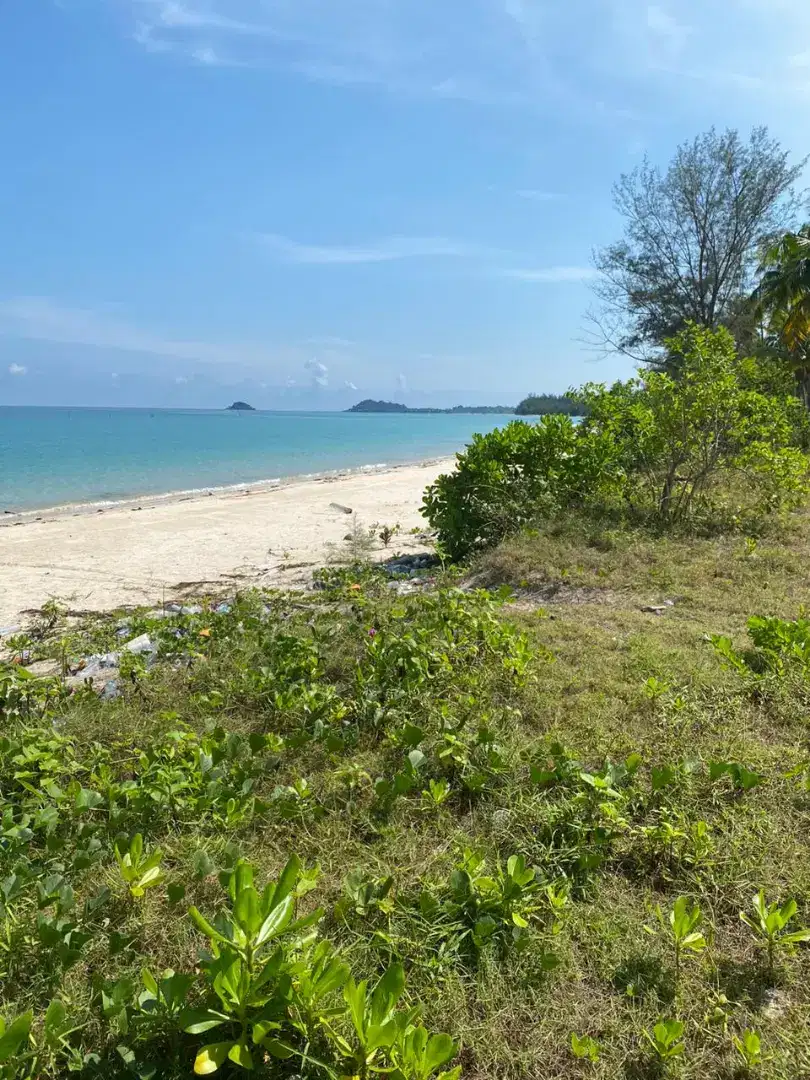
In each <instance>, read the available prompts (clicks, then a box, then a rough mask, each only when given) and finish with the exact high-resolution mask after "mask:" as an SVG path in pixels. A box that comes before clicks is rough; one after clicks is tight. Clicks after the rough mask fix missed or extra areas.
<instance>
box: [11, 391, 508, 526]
mask: <svg viewBox="0 0 810 1080" xmlns="http://www.w3.org/2000/svg"><path fill="white" fill-rule="evenodd" d="M510 419H511V417H510V416H509V415H508V414H501V415H495V414H423V413H407V414H397V413H348V412H339V413H338V412H282V411H263V410H257V411H253V412H240V411H234V412H232V411H229V410H227V409H147V408H137V409H136V408H102V407H89V406H88V407H85V408H75V407H68V406H65V407H57V406H48V407H44V406H42V407H39V406H11V405H0V512H4V511H11V512H12V513H14V512H21V511H30V510H39V509H48V508H51V507H57V506H66V505H74V504H82V503H114V502H119V501H126V500H128V499H133V498H138V497H139V496H150V495H151V496H156V495H163V494H172V493H181V492H194V491H206V490H213V489H221V488H228V487H235V486H238V485H240V484H254V483H259V482H272V481H275V480H289V479H292V478H295V477H307V476H315V475H320V474H324V473H326V474H328V473H333V472H340V471H343V470H351V469H361V468H363V467H373V466H385V465H403V464H407V463H411V462H417V461H422V460H425V459H428V458H436V457H446V456H448V455H452V454H455V453H456V452H458V451H460V450H462V449H463V448H464V446H465V445H466V444H467V443H468V442H469V441H470V440H471V438H472V436H473V435H474V434H475V433H476V432H481V433H484V432H487V431H492V430H493V429H494V428H496V427H499V426H501V425H503V424H504V423H507V422H508V421H509V420H510Z"/></svg>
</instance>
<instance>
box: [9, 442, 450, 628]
mask: <svg viewBox="0 0 810 1080" xmlns="http://www.w3.org/2000/svg"><path fill="white" fill-rule="evenodd" d="M454 464H455V457H454V456H448V457H442V458H432V459H430V460H428V461H422V462H419V463H416V464H402V465H390V466H363V467H361V468H360V469H358V470H351V471H347V470H343V471H340V472H338V473H331V474H320V475H318V476H313V477H306V478H302V477H294V478H290V479H289V480H287V481H264V482H262V483H259V484H247V485H239V486H237V487H236V488H234V487H228V488H223V489H220V490H219V491H214V490H213V489H210V490H211V493H210V494H209V493H208V492H209V489H205V490H204V491H203V492H200V493H196V494H189V493H183V492H173V493H167V494H166V495H162V496H145V497H143V498H136V499H128V500H126V501H123V502H116V503H114V504H112V505H110V504H107V505H104V506H98V505H95V506H94V505H93V504H87V503H84V504H74V505H72V506H69V507H55V508H53V509H52V510H51V511H47V510H43V511H30V512H28V513H24V514H18V515H14V517H13V519H12V518H11V515H0V525H2V527H0V582H2V584H0V632H2V631H3V630H5V632H6V634H7V633H9V630H8V628H9V626H14V625H17V624H19V623H20V616H21V613H23V615H24V614H25V613H26V612H27V613H31V612H32V611H34V610H38V609H40V608H41V607H42V605H43V604H44V603H45V602H46V601H47V600H49V599H51V598H55V599H58V600H59V601H60V602H63V603H66V604H67V605H68V606H69V608H70V609H71V610H80V611H106V610H111V609H114V608H117V607H123V606H133V605H135V606H140V605H152V604H159V603H161V602H162V601H164V600H168V599H183V598H185V597H189V596H199V595H205V594H212V595H213V594H223V593H227V592H228V591H230V593H231V594H233V592H235V591H237V590H238V589H239V588H245V587H248V586H251V585H259V586H264V587H267V588H303V587H306V585H307V584H308V583H309V582H310V581H311V580H312V571H313V569H315V568H316V567H318V566H323V565H324V564H326V563H329V562H334V561H339V559H340V557H341V556H342V557H343V558H344V559H345V556H346V554H347V542H348V544H349V546H350V545H351V541H350V540H349V538H350V537H352V536H356V535H361V536H362V535H365V536H366V537H368V535H369V530H370V529H371V527H372V526H374V525H377V526H379V527H381V526H383V525H388V526H389V527H393V526H395V525H399V526H400V531H399V532H398V533H397V535H396V539H395V540H394V542H393V543H392V544H391V546H390V547H389V548H387V549H385V548H383V545H382V544H381V543H380V542H379V541H378V540H376V538H375V543H374V551H373V552H372V554H371V557H372V558H380V559H381V558H385V557H387V556H391V555H393V554H394V553H395V552H402V553H406V552H413V551H418V550H424V548H425V541H424V538H422V539H420V538H419V535H418V534H419V533H424V531H425V530H426V528H427V525H426V522H425V520H424V518H423V517H422V516H421V513H420V507H421V504H422V496H423V493H424V490H425V488H426V487H427V485H428V484H430V483H432V482H433V481H434V480H435V479H436V477H437V476H439V475H440V474H441V473H443V472H446V471H447V470H448V469H452V468H453V466H454ZM4 517H5V518H6V520H3V518H4ZM374 531H375V533H376V530H374Z"/></svg>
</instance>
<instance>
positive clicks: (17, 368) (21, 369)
mask: <svg viewBox="0 0 810 1080" xmlns="http://www.w3.org/2000/svg"><path fill="white" fill-rule="evenodd" d="M8 373H9V375H27V374H28V368H27V367H25V365H23V364H9V365H8Z"/></svg>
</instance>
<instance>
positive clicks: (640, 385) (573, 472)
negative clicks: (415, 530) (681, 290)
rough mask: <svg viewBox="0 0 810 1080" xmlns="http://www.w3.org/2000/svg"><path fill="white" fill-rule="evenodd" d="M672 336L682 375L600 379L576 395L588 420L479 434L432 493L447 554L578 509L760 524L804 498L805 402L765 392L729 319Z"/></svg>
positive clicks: (667, 522)
mask: <svg viewBox="0 0 810 1080" xmlns="http://www.w3.org/2000/svg"><path fill="white" fill-rule="evenodd" d="M668 344H669V348H670V351H671V352H672V353H673V354H677V355H679V356H680V357H681V363H680V364H679V365H678V376H677V378H675V377H673V376H672V375H669V374H666V373H663V372H653V371H650V372H645V374H644V377H643V378H637V379H631V380H629V381H628V382H624V383H621V382H620V383H616V384H614V385H613V386H612V387H610V388H608V387H606V386H604V385H598V384H589V385H587V386H585V387H583V388H582V389H581V390H580V391H579V392H577V393H576V394H575V395H574V396H575V397H576V400H578V401H579V402H580V403H581V405H582V408H583V412H584V413H585V414H586V416H585V419H584V420H583V421H582V422H581V423H580V424H574V423H573V422H572V421H571V420H570V419H569V418H568V417H560V416H545V417H543V418H542V419H541V420H540V421H539V422H538V423H537V424H526V423H522V422H519V421H516V422H514V423H511V424H508V425H507V426H506V427H505V428H503V429H500V430H496V431H492V432H490V433H489V434H487V435H483V436H482V435H477V436H475V437H474V439H473V442H472V444H471V445H470V446H469V447H468V448H467V450H466V451H465V453H463V454H460V455H459V456H458V463H457V466H456V470H455V471H454V472H453V473H450V474H448V475H444V476H440V477H439V478H438V479H437V480H436V482H435V483H434V484H432V485H431V486H430V487H429V488H428V489H427V491H426V493H425V499H424V505H423V513H424V514H425V516H426V517H427V519H428V521H429V522H430V524H431V526H432V527H433V528H434V529H436V530H437V532H438V536H439V541H440V544H441V545H442V547H443V548H444V550H445V551H446V552H447V554H448V555H449V556H450V557H451V558H454V559H458V558H464V557H466V556H467V555H469V554H470V553H472V552H474V551H475V550H477V549H480V548H484V547H488V546H492V545H493V544H496V543H498V542H499V541H500V540H501V539H502V538H503V537H504V536H505V535H507V534H508V533H510V532H515V531H517V530H519V529H520V528H522V527H524V526H527V525H530V524H536V523H537V522H539V521H541V520H543V519H547V518H549V517H552V516H555V515H559V514H560V513H562V512H564V511H567V510H572V509H578V510H583V509H584V510H585V511H587V512H591V513H594V512H596V513H599V514H605V513H611V514H616V513H619V514H621V515H624V516H627V515H632V516H633V517H634V518H635V519H636V520H641V521H647V522H652V523H654V524H656V525H657V526H658V527H661V526H664V527H672V526H674V525H676V524H684V523H687V524H690V523H691V524H694V523H696V522H706V521H709V522H711V523H713V524H715V525H716V524H718V523H719V524H722V525H723V526H734V527H748V528H751V527H752V526H753V525H756V524H757V523H758V522H759V520H760V519H762V518H763V517H765V516H766V515H769V514H773V513H774V512H776V511H779V510H782V509H784V508H787V507H790V506H792V505H795V504H796V503H797V502H798V501H799V499H800V498H801V496H802V494H803V492H804V491H805V490H806V481H807V459H806V457H805V455H804V454H803V453H802V451H801V450H800V449H799V448H798V446H797V445H796V442H797V432H798V431H799V429H800V424H799V413H801V405H800V403H799V402H798V400H797V399H795V398H788V397H786V396H784V395H783V394H772V393H766V392H765V391H764V390H763V389H759V388H758V387H757V385H756V382H755V381H754V380H752V364H753V365H755V363H756V362H755V361H751V360H742V359H740V358H738V357H737V355H736V352H735V349H734V342H733V339H732V337H731V335H730V334H729V333H728V332H727V331H726V330H722V329H721V330H719V331H716V332H714V331H710V330H704V329H701V328H700V327H697V326H691V327H689V328H688V329H686V330H685V331H683V333H681V334H679V335H678V336H677V337H676V338H673V339H672V340H671V341H670V342H669V343H668ZM763 385H764V386H765V387H766V388H767V386H768V383H767V380H766V381H765V383H764V384H763Z"/></svg>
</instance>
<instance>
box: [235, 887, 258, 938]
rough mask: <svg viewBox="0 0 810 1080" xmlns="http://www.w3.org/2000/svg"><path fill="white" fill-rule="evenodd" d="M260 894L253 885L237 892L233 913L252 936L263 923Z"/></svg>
mask: <svg viewBox="0 0 810 1080" xmlns="http://www.w3.org/2000/svg"><path fill="white" fill-rule="evenodd" d="M259 904H260V900H259V894H258V893H257V892H256V890H255V889H254V888H252V887H250V888H247V889H242V891H241V892H240V893H237V894H236V902H235V903H234V905H233V913H234V915H235V917H236V921H237V923H239V925H240V926H241V927H242V929H243V930H244V931H245V933H246V934H248V935H250V936H252V935H253V934H255V933H256V931H257V930H258V929H259V927H260V926H261V924H262V916H261V910H260V907H259Z"/></svg>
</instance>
